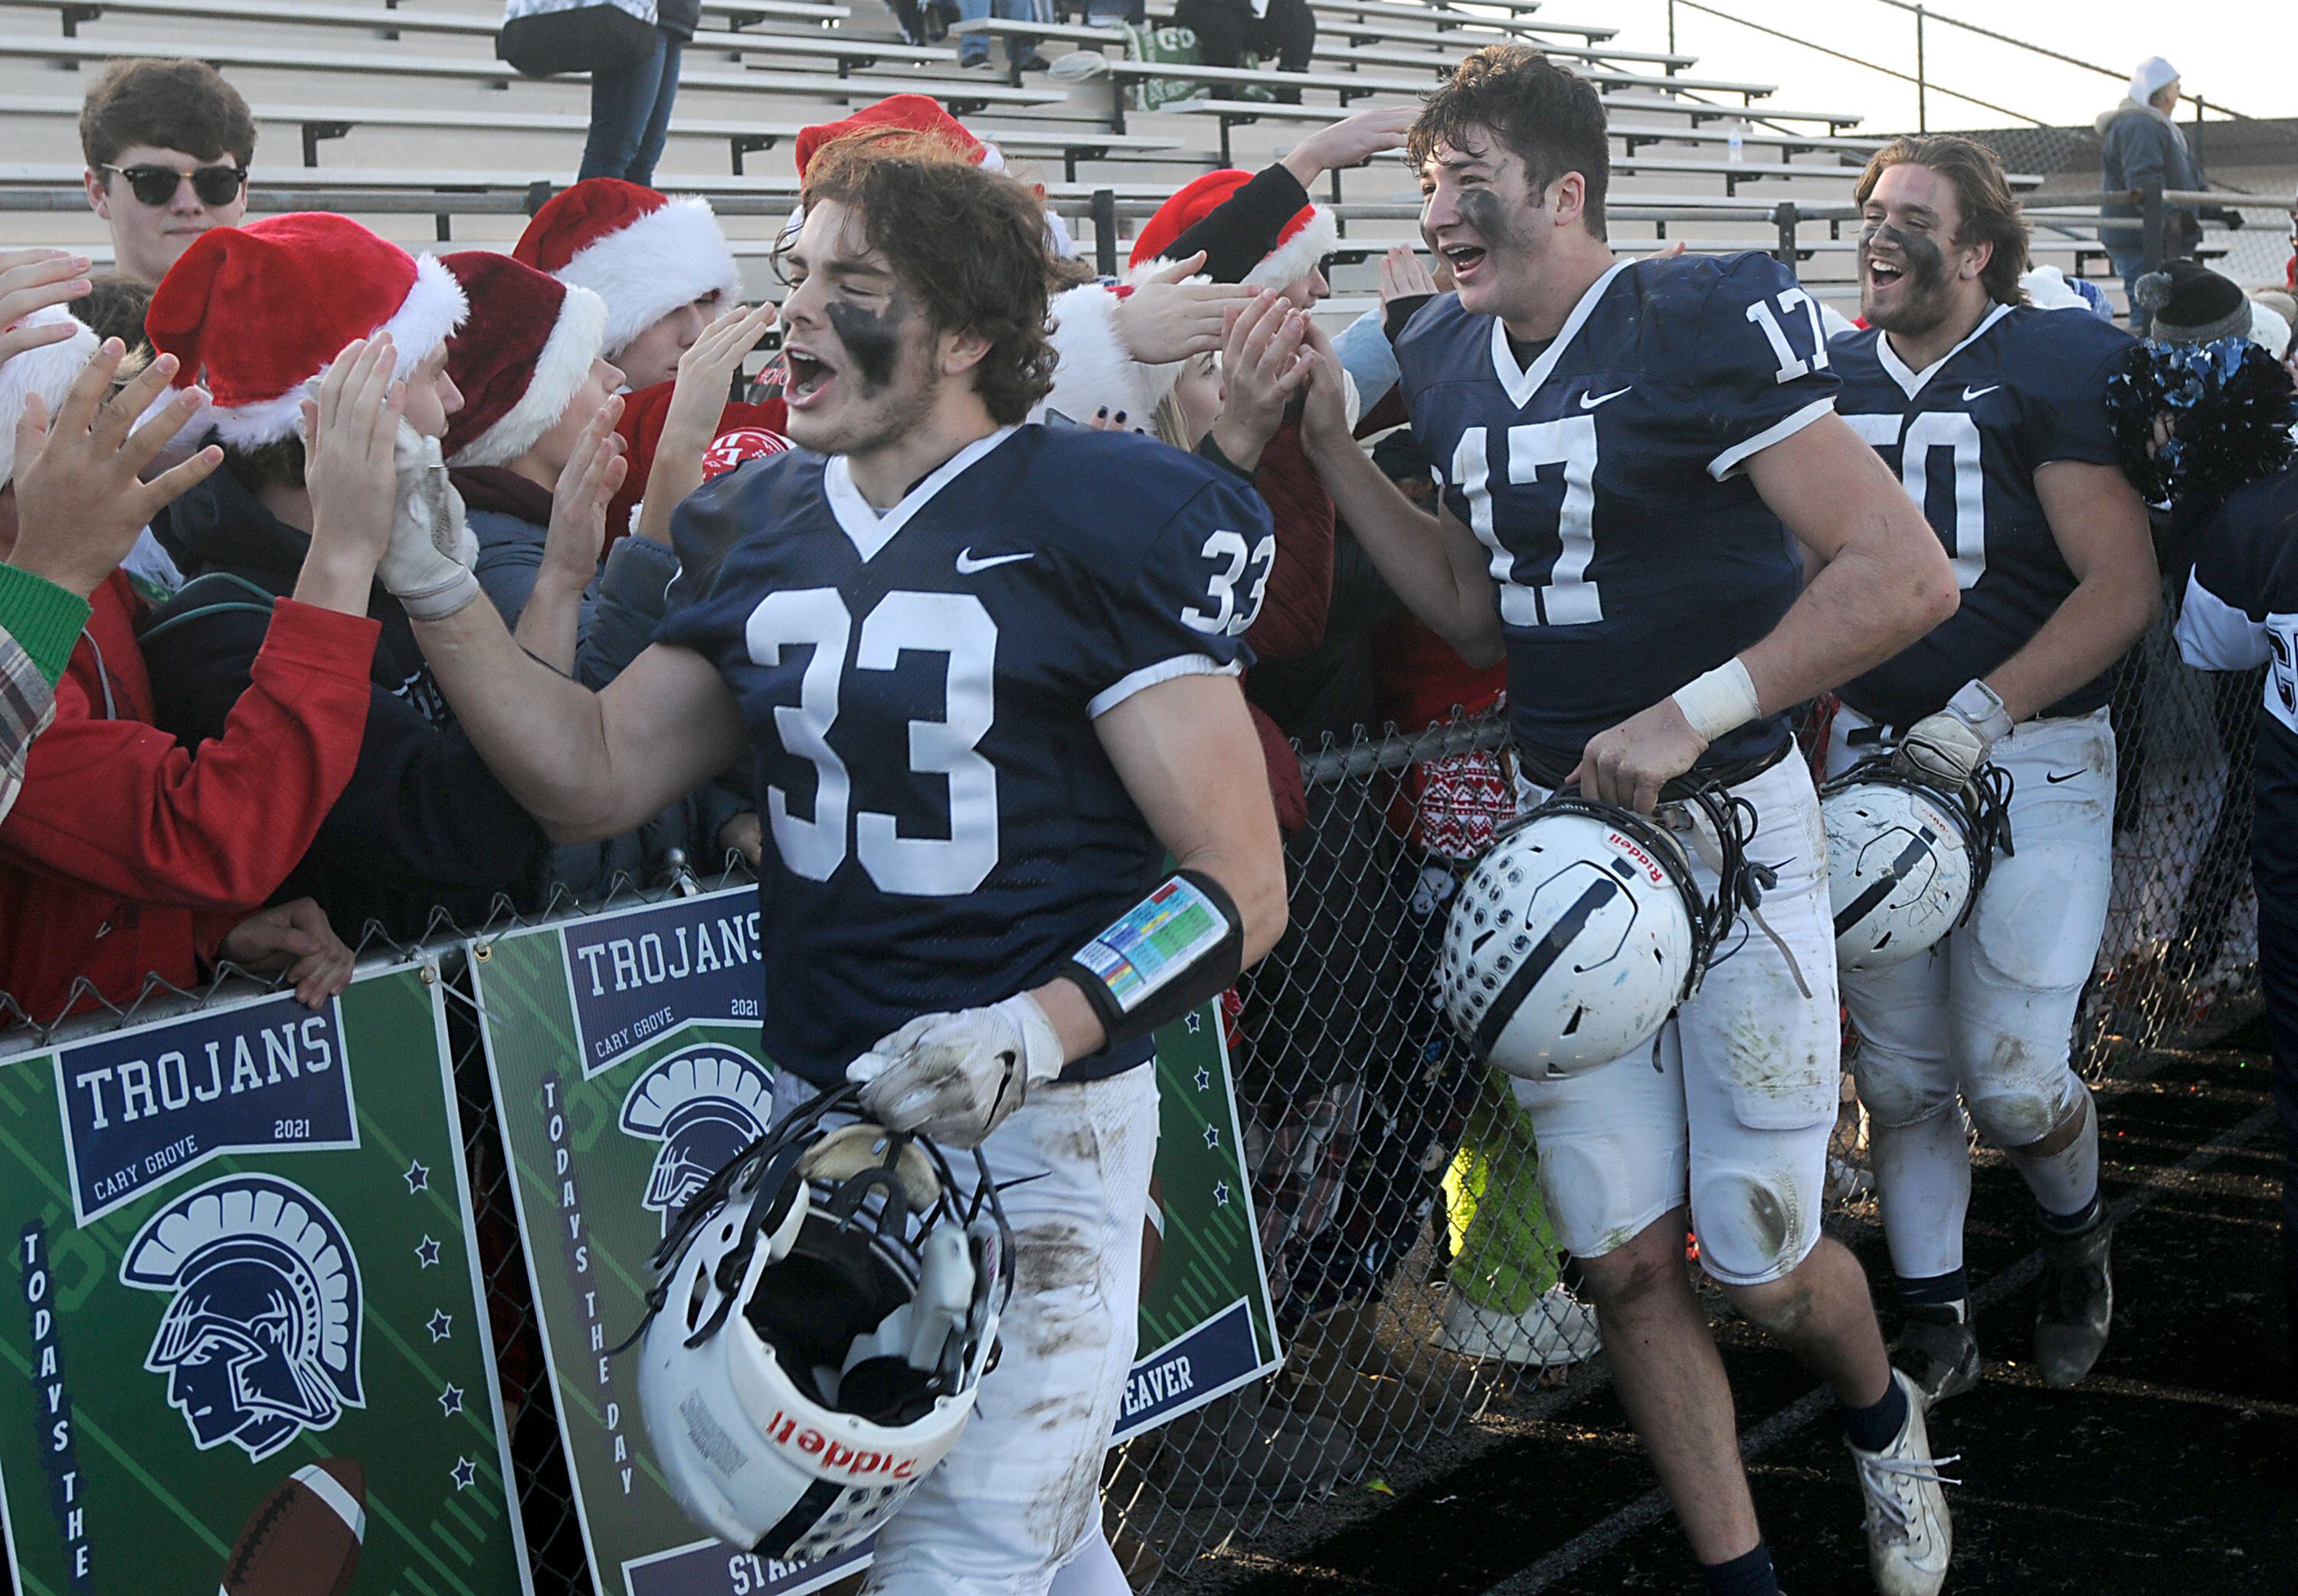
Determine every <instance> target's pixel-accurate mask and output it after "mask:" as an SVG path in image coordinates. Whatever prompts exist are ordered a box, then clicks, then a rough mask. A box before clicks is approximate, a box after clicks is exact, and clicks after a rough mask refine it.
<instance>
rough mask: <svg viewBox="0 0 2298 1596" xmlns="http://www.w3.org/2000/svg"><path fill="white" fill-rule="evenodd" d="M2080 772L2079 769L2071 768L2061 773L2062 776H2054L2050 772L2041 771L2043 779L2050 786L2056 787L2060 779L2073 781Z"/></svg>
mask: <svg viewBox="0 0 2298 1596" xmlns="http://www.w3.org/2000/svg"><path fill="white" fill-rule="evenodd" d="M2080 774H2082V772H2080V771H2079V770H2071V771H2069V772H2067V773H2066V774H2065V775H2063V776H2054V775H2053V774H2051V773H2050V772H2048V771H2045V772H2044V773H2043V780H2044V781H2046V782H2047V783H2049V784H2050V785H2051V786H2053V787H2056V786H2057V785H2058V784H2059V783H2060V782H2062V781H2073V780H2074V779H2075V778H2076V777H2077V776H2079V775H2080Z"/></svg>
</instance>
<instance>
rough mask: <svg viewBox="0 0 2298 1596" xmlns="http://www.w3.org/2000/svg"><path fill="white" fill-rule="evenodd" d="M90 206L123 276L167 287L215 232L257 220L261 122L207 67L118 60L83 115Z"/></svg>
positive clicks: (91, 93) (92, 91) (96, 88)
mask: <svg viewBox="0 0 2298 1596" xmlns="http://www.w3.org/2000/svg"><path fill="white" fill-rule="evenodd" d="M79 147H80V152H81V153H82V154H84V155H86V156H87V176H86V178H85V181H86V183H87V203H88V208H89V209H90V210H92V211H95V213H96V214H97V215H98V216H100V217H102V218H103V225H104V226H105V227H108V228H110V229H111V232H112V263H113V266H114V268H115V269H117V270H118V271H119V273H120V276H121V277H126V278H128V280H129V281H131V282H136V283H141V284H143V285H144V286H145V287H146V288H153V287H157V286H158V285H159V282H160V279H161V277H165V276H167V275H168V269H169V267H171V266H173V265H174V264H175V263H176V261H177V259H178V257H179V256H181V255H182V254H183V252H185V251H186V250H187V249H189V248H191V247H192V244H193V242H194V240H195V239H197V238H198V237H199V236H200V235H202V234H203V233H205V232H207V231H208V230H209V229H210V228H211V227H237V226H239V223H240V219H241V218H242V217H244V216H245V215H246V214H247V169H248V167H249V165H250V164H251V163H252V162H253V161H254V160H255V118H254V116H253V115H252V114H251V113H250V112H249V111H248V109H247V102H246V101H245V100H244V99H242V98H240V95H239V91H238V90H237V89H236V88H234V87H232V86H231V85H230V84H228V83H226V82H225V81H224V80H223V78H222V76H221V75H220V74H219V73H218V72H217V71H216V70H215V69H214V68H213V67H211V66H210V65H208V64H207V62H203V61H115V62H112V64H111V65H110V66H108V67H106V68H105V69H104V70H103V75H102V76H101V77H99V78H98V79H96V80H95V85H94V87H91V88H89V90H88V91H87V101H86V103H83V104H82V105H81V107H80V112H79Z"/></svg>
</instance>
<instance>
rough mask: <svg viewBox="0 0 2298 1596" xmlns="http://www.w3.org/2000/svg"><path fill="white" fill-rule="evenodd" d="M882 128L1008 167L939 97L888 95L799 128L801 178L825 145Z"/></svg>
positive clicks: (993, 166) (997, 168) (988, 166)
mask: <svg viewBox="0 0 2298 1596" xmlns="http://www.w3.org/2000/svg"><path fill="white" fill-rule="evenodd" d="M878 128H897V129H899V130H900V131H902V132H905V133H916V134H920V135H922V136H926V137H929V138H938V139H941V140H942V141H944V142H945V143H946V144H947V145H949V146H950V147H951V148H952V149H954V150H955V151H956V152H957V153H959V154H961V155H963V156H964V157H965V158H966V159H967V160H968V161H971V162H972V163H973V164H974V165H976V166H978V167H980V168H982V169H983V170H988V171H993V172H1002V171H1004V170H1005V158H1004V156H1003V155H1002V154H1000V153H998V150H997V146H996V145H993V144H984V143H983V142H982V141H981V140H980V139H979V138H976V137H975V136H973V134H972V133H971V131H969V130H968V128H966V126H965V124H964V123H963V122H961V121H959V120H957V119H956V118H955V117H954V116H952V115H950V113H949V112H946V111H944V110H943V109H942V108H941V103H940V102H939V101H938V100H931V99H928V98H927V97H926V96H925V95H887V96H886V97H885V98H884V99H882V100H880V101H879V102H878V103H876V104H874V105H864V107H863V108H862V109H861V110H859V111H857V112H855V113H854V114H853V115H851V116H849V117H847V118H845V119H844V120H841V121H835V122H819V123H816V124H815V125H814V126H813V127H811V128H799V129H798V176H799V177H800V178H804V177H805V176H806V162H808V161H812V160H813V159H814V152H815V151H816V150H819V149H820V148H822V145H826V144H831V143H834V142H835V141H837V140H839V139H841V138H844V137H846V136H847V135H849V134H854V133H868V132H872V131H874V130H876V129H878Z"/></svg>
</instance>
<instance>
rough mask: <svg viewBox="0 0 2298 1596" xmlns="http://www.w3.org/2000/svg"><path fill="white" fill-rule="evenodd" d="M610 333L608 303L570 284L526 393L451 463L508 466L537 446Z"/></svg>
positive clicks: (562, 409) (561, 414) (564, 409)
mask: <svg viewBox="0 0 2298 1596" xmlns="http://www.w3.org/2000/svg"><path fill="white" fill-rule="evenodd" d="M606 337H607V302H606V301H605V300H602V299H600V298H599V296H598V295H597V294H593V293H591V291H590V290H589V289H588V288H573V287H570V288H568V289H567V290H566V302H565V303H563V304H562V305H560V306H559V307H558V322H557V324H556V325H555V326H553V327H551V329H550V337H549V338H547V339H545V340H544V341H543V344H542V353H541V354H540V355H539V356H537V357H536V358H535V362H534V374H533V376H530V377H529V378H528V379H527V384H526V392H525V393H522V394H520V395H519V399H518V402H517V404H515V405H513V406H511V408H510V409H508V411H506V412H504V415H503V418H502V419H501V420H500V421H498V422H496V423H495V424H494V425H493V426H491V427H489V428H487V430H486V431H484V432H483V433H481V434H479V435H478V436H477V437H475V438H473V439H472V440H471V441H470V442H467V443H466V444H464V445H463V447H462V448H460V449H459V450H457V451H455V458H454V459H451V460H449V461H448V462H447V463H448V464H449V465H451V466H508V465H509V464H510V463H511V462H512V461H513V460H515V459H518V457H519V456H520V455H523V454H525V452H526V451H528V450H530V449H532V448H533V447H534V445H535V443H536V442H537V441H538V440H539V439H540V438H541V436H542V434H545V433H547V432H549V431H550V429H551V428H552V427H554V426H558V418H560V417H561V416H564V415H565V414H566V406H567V402H568V401H570V400H572V399H573V398H574V397H575V390H576V389H577V388H580V387H581V386H582V385H583V378H584V377H586V376H590V375H591V362H592V361H593V360H597V359H598V358H599V351H600V350H601V349H602V348H604V347H605V344H606Z"/></svg>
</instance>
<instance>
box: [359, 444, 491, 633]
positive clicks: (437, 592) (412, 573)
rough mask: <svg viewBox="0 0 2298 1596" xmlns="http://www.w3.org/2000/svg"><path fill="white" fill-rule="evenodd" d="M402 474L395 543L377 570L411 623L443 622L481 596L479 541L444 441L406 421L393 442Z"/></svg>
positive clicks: (395, 515) (393, 527) (393, 532)
mask: <svg viewBox="0 0 2298 1596" xmlns="http://www.w3.org/2000/svg"><path fill="white" fill-rule="evenodd" d="M392 455H393V461H394V463H395V464H396V466H397V467H398V472H399V488H398V494H399V497H398V500H397V502H396V503H395V504H394V505H393V507H392V513H391V547H390V549H389V550H386V551H385V552H384V557H383V562H382V564H381V565H380V566H377V567H376V576H377V577H379V578H380V579H381V580H382V583H383V585H384V591H386V592H388V593H390V595H391V596H392V597H393V598H394V599H396V600H399V607H400V608H401V609H403V610H405V611H406V612H407V618H408V619H409V620H410V621H443V620H445V619H446V618H447V617H448V616H451V615H454V614H456V613H457V612H459V611H460V610H462V609H464V608H467V607H468V606H469V605H470V603H471V601H472V600H475V599H476V598H477V597H478V596H479V579H478V578H477V577H476V576H475V575H472V574H471V567H472V566H474V565H475V564H476V563H477V562H478V558H479V541H478V539H477V538H476V537H475V536H474V535H473V534H472V533H471V530H470V528H469V527H467V526H466V525H464V524H463V497H462V495H461V494H459V493H458V492H455V488H454V484H452V483H451V482H449V481H448V480H447V462H446V460H445V459H442V457H441V454H440V451H439V440H438V439H436V438H426V437H425V436H423V434H420V433H418V432H417V431H416V430H415V429H414V428H413V427H411V426H408V425H407V423H406V422H404V421H401V423H400V424H399V436H398V438H397V440H396V441H395V442H393V445H392Z"/></svg>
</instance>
